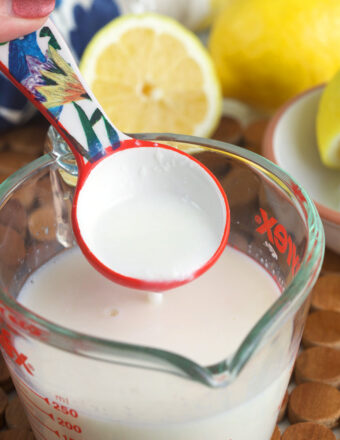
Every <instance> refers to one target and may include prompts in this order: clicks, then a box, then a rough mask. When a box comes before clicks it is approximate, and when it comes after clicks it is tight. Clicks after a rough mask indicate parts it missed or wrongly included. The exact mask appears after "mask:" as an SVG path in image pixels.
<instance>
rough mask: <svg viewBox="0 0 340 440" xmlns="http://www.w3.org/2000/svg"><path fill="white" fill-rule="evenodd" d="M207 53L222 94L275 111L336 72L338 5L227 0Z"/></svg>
mask: <svg viewBox="0 0 340 440" xmlns="http://www.w3.org/2000/svg"><path fill="white" fill-rule="evenodd" d="M209 49H210V52H211V54H212V57H213V60H214V62H215V65H216V68H217V72H218V75H219V77H220V79H221V83H222V86H223V93H224V95H225V96H229V97H234V98H237V99H240V100H242V101H244V102H247V103H249V104H251V105H253V106H256V107H259V108H262V109H267V110H273V109H275V108H276V107H278V106H279V105H280V104H282V103H283V102H285V101H286V100H287V99H289V98H291V97H292V96H294V95H296V94H298V93H299V92H301V91H303V90H305V89H308V88H310V87H311V86H314V85H316V84H319V83H322V82H326V81H328V80H329V79H330V78H331V77H332V76H333V75H334V74H335V72H336V71H337V70H338V69H339V68H340V1H339V0H229V1H228V3H227V5H226V7H225V8H224V9H223V11H222V12H221V13H220V14H219V16H218V17H217V19H216V20H215V22H214V24H213V26H212V30H211V34H210V41H209Z"/></svg>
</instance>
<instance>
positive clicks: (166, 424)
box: [0, 135, 324, 440]
mask: <svg viewBox="0 0 340 440" xmlns="http://www.w3.org/2000/svg"><path fill="white" fill-rule="evenodd" d="M140 137H143V139H146V140H155V141H158V142H161V141H164V142H166V143H169V142H174V145H177V146H178V147H179V148H186V150H187V151H189V152H190V154H192V155H194V156H195V158H196V159H197V160H199V161H201V162H202V163H203V164H204V165H205V166H207V167H208V168H209V169H210V170H211V171H212V172H213V173H214V174H215V175H216V177H217V178H218V180H219V181H220V183H221V185H222V186H223V188H224V190H225V191H226V193H227V194H228V198H229V202H230V212H231V229H230V238H229V244H230V245H231V246H234V247H235V248H237V249H238V250H240V251H241V252H243V253H245V254H246V255H248V256H250V257H251V258H253V259H254V260H255V261H257V262H258V263H259V264H260V265H261V266H263V267H264V268H265V269H266V270H267V271H268V272H269V273H270V274H271V276H272V277H273V278H274V279H275V280H276V282H277V284H278V286H279V287H280V290H281V292H282V294H281V296H280V297H279V298H278V300H277V301H276V302H275V303H274V304H273V306H272V307H271V308H270V309H269V310H268V311H267V312H266V313H265V314H264V315H263V316H262V318H261V319H260V320H259V321H258V323H257V324H256V325H255V326H254V327H253V329H252V330H251V331H250V332H249V334H248V335H247V337H246V338H245V340H244V341H243V343H242V344H241V345H240V346H239V347H238V349H237V350H236V351H235V353H233V354H232V355H230V356H228V357H226V359H225V360H223V361H222V362H219V363H218V364H215V365H209V366H206V365H199V364H197V363H195V362H193V361H191V360H190V359H187V358H185V357H183V356H179V355H177V354H176V353H170V352H165V351H162V350H157V349H153V348H150V347H142V346H136V345H131V344H123V343H118V342H115V341H111V340H108V339H105V340H103V339H99V338H95V337H93V336H91V335H85V334H79V333H77V332H73V331H70V330H68V329H65V328H62V327H60V326H57V325H55V324H53V323H51V322H48V321H46V320H45V319H44V318H43V317H41V316H37V315H35V314H34V313H32V312H30V311H28V310H27V309H26V308H25V307H23V306H21V305H20V304H19V303H17V302H16V297H17V295H18V293H19V291H20V289H21V287H22V285H23V283H24V282H25V280H26V279H27V277H28V276H29V274H30V273H31V272H32V271H34V270H35V269H36V268H38V267H40V266H41V265H42V264H43V263H44V262H46V261H48V260H49V259H50V258H52V257H53V256H54V255H56V254H57V253H59V252H62V251H63V250H64V249H65V248H69V247H72V246H73V245H74V239H73V235H72V228H71V225H70V209H71V205H72V196H73V192H74V185H75V177H74V176H73V177H72V173H73V174H74V175H75V174H76V168H74V167H73V164H72V161H71V158H70V155H69V154H68V152H67V150H65V151H64V150H63V146H62V145H60V144H58V142H57V141H56V139H54V140H53V143H54V147H55V151H54V152H53V153H51V154H47V155H45V156H43V157H42V158H40V159H38V160H37V161H35V162H33V163H31V164H29V165H28V166H27V167H25V168H23V169H22V170H20V171H19V172H17V173H16V174H15V175H13V176H12V177H11V178H9V179H8V180H7V181H6V182H5V183H3V184H2V185H1V187H0V224H1V225H5V227H2V228H0V233H1V235H0V240H1V244H2V246H1V252H0V289H1V290H0V301H1V309H0V310H1V314H2V330H1V336H0V342H1V345H2V350H3V353H4V356H5V360H6V362H7V365H8V367H9V369H10V372H11V375H12V378H13V380H14V383H15V385H16V388H17V391H18V393H19V396H20V397H21V399H22V402H23V404H24V406H25V408H26V411H27V414H28V417H29V420H30V422H31V425H32V428H33V430H34V433H35V435H36V437H37V439H47V440H51V439H56V438H60V439H63V440H77V439H79V440H93V438H100V439H101V440H109V439H110V440H112V439H113V438H119V439H124V440H125V439H126V440H130V439H138V440H144V439H148V440H155V439H161V440H175V439H176V440H178V439H179V440H184V439H185V440H192V439H195V440H196V439H199V440H205V439H214V440H226V439H228V440H229V439H232V440H245V439H247V440H248V439H249V438H254V439H257V440H270V436H271V433H272V431H273V429H274V425H275V422H276V417H277V414H278V410H279V407H280V403H281V400H282V398H283V395H284V392H285V390H286V387H287V384H288V381H289V377H290V373H291V369H292V366H293V362H294V359H295V357H296V354H297V350H298V347H299V343H300V339H301V333H302V329H303V324H304V321H305V318H306V314H307V311H308V306H309V300H308V295H309V292H310V290H311V288H312V286H313V284H314V282H315V281H316V278H317V276H318V274H319V271H320V267H321V263H322V258H323V251H324V235H323V229H322V226H321V221H320V218H319V216H318V214H317V211H316V209H315V207H314V205H313V204H312V202H311V201H310V199H309V197H308V196H307V195H306V194H305V193H304V191H303V190H302V189H301V188H300V187H299V186H298V185H297V184H296V183H295V182H294V181H293V180H292V179H290V177H289V176H287V175H286V174H285V173H284V172H283V171H282V170H280V169H279V168H277V167H275V166H274V165H273V164H271V163H269V162H268V161H266V160H265V159H263V158H261V157H259V156H257V155H255V154H253V153H251V152H249V151H246V150H243V149H240V148H238V147H234V146H231V145H228V144H225V143H221V142H217V141H211V140H207V139H199V138H193V137H188V136H179V135H178V136H173V135H172V136H170V135H169V136H167V135H140ZM61 167H63V168H64V169H61ZM39 209H40V210H43V212H41V215H40V217H39V221H36V222H35V223H34V228H33V227H32V220H31V219H32V215H34V214H36V213H37V211H38V210H39ZM47 213H49V214H47ZM4 231H6V232H4ZM15 240H16V242H15ZM4 256H6V258H4ZM226 284H227V283H226ZM198 343H199V341H198ZM136 396H143V398H142V405H141V404H140V401H141V399H137V398H136ZM123 402H124V403H123ZM138 402H139V403H138Z"/></svg>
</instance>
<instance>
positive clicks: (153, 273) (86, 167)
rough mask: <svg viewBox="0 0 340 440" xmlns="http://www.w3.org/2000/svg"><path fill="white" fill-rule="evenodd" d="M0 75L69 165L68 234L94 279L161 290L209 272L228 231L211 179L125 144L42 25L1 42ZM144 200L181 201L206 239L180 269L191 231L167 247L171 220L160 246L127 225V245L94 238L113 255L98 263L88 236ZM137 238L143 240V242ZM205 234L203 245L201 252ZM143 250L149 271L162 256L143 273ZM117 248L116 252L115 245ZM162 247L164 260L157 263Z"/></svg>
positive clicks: (180, 156)
mask: <svg viewBox="0 0 340 440" xmlns="http://www.w3.org/2000/svg"><path fill="white" fill-rule="evenodd" d="M0 69H1V71H2V72H3V73H4V74H5V75H6V76H7V77H8V78H9V79H10V81H12V82H13V83H14V84H15V85H16V87H17V88H18V89H19V90H20V91H21V92H22V93H23V94H24V95H26V96H27V98H28V99H29V100H30V101H31V102H32V103H33V104H34V105H35V106H36V107H37V108H38V109H39V110H40V112H41V113H42V114H43V115H44V116H45V117H46V118H47V119H48V120H49V122H50V123H51V124H52V125H53V126H54V127H55V129H56V130H57V131H58V132H59V133H60V135H61V136H62V137H63V139H64V140H65V141H66V143H67V144H68V146H69V147H70V149H71V150H72V152H73V154H74V156H75V158H76V161H77V165H78V183H77V187H76V193H75V196H74V200H73V209H72V224H73V230H74V234H75V236H76V239H77V242H78V244H79V246H80V248H81V250H82V252H83V253H84V255H85V257H86V258H87V259H88V261H89V262H90V263H91V264H92V265H93V266H94V267H95V268H96V269H97V270H98V271H100V272H101V273H102V274H103V275H105V276H106V277H108V278H109V279H111V280H113V281H116V282H118V283H120V284H123V285H125V286H129V287H132V288H138V289H143V290H149V291H159V292H161V291H164V290H166V289H170V288H174V287H176V286H179V285H181V284H184V283H186V282H188V281H191V280H193V279H195V278H196V277H197V276H199V275H201V274H202V273H203V272H205V271H206V270H207V269H208V268H209V267H211V266H212V265H213V264H214V262H215V261H216V260H217V259H218V257H219V256H220V255H221V253H222V251H223V249H224V247H225V246H226V243H227V239H228V235H229V227H230V215H229V206H228V201H227V198H226V195H225V193H224V191H223V189H222V187H221V185H220V184H219V182H218V181H217V179H216V178H215V176H214V175H213V174H212V173H211V172H210V171H209V170H208V169H207V168H205V167H204V166H203V165H202V164H201V163H200V162H199V161H197V160H196V159H194V158H193V157H191V156H190V155H188V154H186V153H184V152H182V151H180V150H177V149H175V148H173V147H170V146H166V145H161V144H158V143H152V142H146V141H140V140H136V139H132V138H130V137H128V136H126V135H125V134H124V133H122V132H120V131H119V130H118V129H117V128H116V127H115V126H114V125H113V124H112V123H111V122H110V121H109V120H108V118H107V116H106V115H105V113H104V111H103V110H102V108H101V107H100V105H99V104H98V102H97V101H96V99H95V97H94V96H93V94H92V93H91V91H90V90H89V89H88V87H87V86H86V85H85V82H84V80H83V79H82V77H81V75H80V72H79V70H78V68H77V64H76V62H75V60H74V58H73V56H72V54H71V52H70V50H69V49H68V47H67V45H66V43H65V41H64V40H63V38H62V37H61V36H60V34H59V32H58V30H57V29H56V27H55V26H54V25H53V23H52V22H51V21H50V20H48V21H47V22H46V24H45V25H44V26H43V27H42V28H40V29H38V30H37V31H36V32H33V33H31V34H29V35H26V36H25V37H22V38H18V39H16V40H12V41H10V42H7V43H3V44H2V45H1V46H0ZM146 195H147V197H148V199H149V200H151V201H152V200H155V201H156V200H158V201H160V200H161V201H166V200H170V199H171V200H178V201H181V203H182V205H181V204H179V205H178V206H180V205H181V206H185V209H187V208H188V206H189V207H190V209H191V208H192V209H191V210H192V211H193V212H194V211H195V210H196V211H195V212H196V213H197V215H198V216H200V215H201V216H203V217H204V221H205V226H206V230H207V231H208V234H205V233H202V234H201V236H200V237H197V239H195V238H191V243H192V249H191V245H190V249H185V251H186V254H188V255H189V257H188V258H187V259H186V260H185V261H183V262H182V263H181V268H180V270H177V269H176V270H174V267H175V266H176V264H178V260H179V261H180V258H181V255H182V253H183V252H182V251H183V246H185V238H186V237H189V236H190V234H192V233H193V225H191V224H190V222H183V223H186V228H187V230H184V231H183V230H181V237H182V238H180V237H178V239H176V236H175V239H174V235H171V234H170V229H171V228H173V227H174V222H171V220H170V219H169V218H166V217H165V218H166V220H167V221H166V222H164V225H162V227H163V229H161V234H164V237H165V240H161V241H162V245H161V244H160V245H159V248H157V246H156V245H157V243H158V241H159V240H157V237H156V238H155V236H154V232H155V231H154V229H153V227H152V226H150V231H146V229H147V227H148V222H147V221H144V222H143V221H140V222H139V218H136V219H135V223H133V227H132V228H131V230H130V232H131V235H132V232H133V233H134V237H136V231H137V233H138V228H139V227H141V225H142V224H143V228H144V229H143V230H142V231H141V232H140V238H141V240H139V241H137V240H136V241H135V242H132V240H133V239H132V238H131V237H130V234H129V231H126V230H125V231H124V234H122V230H119V228H112V229H110V234H108V235H109V236H110V237H111V238H110V237H109V236H108V237H107V246H106V245H105V240H106V236H105V237H104V245H105V246H104V247H106V248H107V249H106V250H105V251H108V250H109V251H110V252H112V254H114V255H116V254H118V255H117V258H116V259H115V260H114V262H113V263H112V264H111V262H110V261H108V260H107V259H106V258H104V256H103V253H102V247H103V246H102V247H101V248H100V246H99V245H98V243H97V241H96V239H95V238H94V237H96V231H97V232H98V231H99V232H101V225H102V224H104V223H103V222H102V219H103V218H104V217H105V216H106V215H107V212H108V210H109V209H114V211H113V215H114V216H115V215H116V214H117V213H118V214H119V209H120V206H121V203H122V202H126V201H130V202H131V201H132V205H130V206H134V203H135V202H134V201H136V203H137V201H140V200H142V201H143V200H144V198H145V196H146ZM155 203H156V202H155ZM169 205H170V204H169ZM143 206H144V205H143ZM145 209H148V208H147V206H146V207H145ZM155 209H156V210H157V204H156V205H155ZM176 209H177V208H176ZM115 213H116V214H115ZM118 214H117V215H118ZM131 215H133V214H132V213H131ZM148 215H150V212H148ZM184 215H185V213H184ZM203 217H202V218H203ZM114 218H115V217H114ZM193 223H194V222H193ZM123 225H124V222H123ZM126 227H127V226H126ZM126 227H125V225H124V228H126ZM177 227H181V225H177ZM183 227H184V226H183ZM157 229H158V227H157ZM146 233H147V234H149V238H150V240H148V239H145V234H146ZM206 235H209V237H210V238H209V240H210V241H209V245H207V246H206V247H204V246H203V243H204V241H205V239H206ZM137 236H138V234H137ZM124 237H125V238H124ZM171 237H172V238H171ZM116 238H117V239H119V241H120V242H121V241H122V240H123V238H124V239H125V240H126V242H125V245H126V247H125V248H124V250H125V252H119V251H118V249H115V248H114V247H113V248H112V249H111V248H110V240H112V241H113V242H115V239H116ZM167 238H168V242H167ZM151 242H153V252H154V261H155V263H156V262H157V264H155V267H156V266H159V265H160V262H162V261H163V260H162V257H164V256H167V258H165V260H164V264H163V266H162V270H161V271H157V270H156V269H155V270H152V269H153V268H152V267H151V268H150V261H149V260H147V259H146V261H145V263H144V259H143V252H145V253H146V252H147V251H148V249H149V245H150V243H151ZM174 242H175V243H174ZM183 243H184V244H183ZM176 244H178V252H177V255H176V252H175V251H176ZM201 244H202V246H201ZM121 245H122V246H123V247H124V242H122V243H121ZM170 245H171V247H172V251H173V252H172V259H173V261H172V260H171V259H170V261H169V258H170V257H169V256H168V255H167V247H170ZM143 246H144V247H143ZM155 246H156V247H155ZM181 246H182V248H181ZM187 247H188V246H187ZM203 248H204V249H203ZM134 249H135V250H137V249H138V251H139V255H140V257H139V259H138V267H139V270H138V271H136V265H135V264H131V263H130V261H131V257H133V256H134V255H133V254H134V252H135V251H134ZM181 249H182V250H181ZM126 250H127V251H126ZM174 250H175V251H174ZM124 259H125V260H126V261H125V260H124ZM158 263H159V264H158ZM143 264H145V267H143Z"/></svg>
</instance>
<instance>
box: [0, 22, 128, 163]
mask: <svg viewBox="0 0 340 440" xmlns="http://www.w3.org/2000/svg"><path fill="white" fill-rule="evenodd" d="M0 70H1V71H2V72H3V73H4V74H5V75H6V76H7V77H8V78H9V79H10V81H12V82H13V83H14V84H15V85H16V87H18V89H19V90H21V91H22V92H23V93H24V94H25V95H26V96H27V98H28V99H29V100H30V101H31V102H33V104H34V105H35V106H36V107H37V108H38V109H39V110H40V111H41V113H43V115H44V116H45V117H46V118H47V119H48V120H49V121H50V123H51V124H52V125H53V126H54V127H55V128H56V129H57V130H58V132H59V133H60V134H61V136H62V137H63V138H64V140H65V141H66V142H67V144H68V145H69V147H70V148H71V149H72V151H73V153H74V154H75V155H76V156H77V153H79V154H80V155H81V156H83V158H84V159H83V158H79V155H78V159H81V162H80V163H84V162H85V161H90V162H95V161H96V160H98V159H100V158H101V157H103V156H105V154H106V148H107V147H110V146H111V147H112V148H114V149H117V148H118V147H119V145H120V141H121V140H123V139H127V138H128V137H127V136H125V135H124V134H123V133H121V132H120V131H119V130H117V128H116V127H114V125H112V123H111V122H110V121H109V120H108V118H107V117H106V115H105V113H104V111H103V110H102V108H101V107H100V105H99V104H98V102H97V100H96V98H95V97H94V96H93V94H92V92H91V91H90V90H89V89H88V87H87V86H86V85H85V83H84V81H83V79H82V77H81V74H80V72H79V69H78V67H77V65H76V62H75V60H74V58H73V56H72V54H71V52H70V50H69V48H68V47H67V44H66V43H65V41H64V40H63V38H62V37H61V35H60V34H59V32H58V30H57V29H56V27H55V26H54V25H53V23H52V22H51V21H50V20H48V21H47V22H46V24H45V25H44V26H43V27H42V28H40V29H38V30H37V31H36V32H33V33H31V34H29V35H26V36H25V37H22V38H18V39H16V40H12V41H9V42H7V43H2V44H1V45H0ZM78 163H79V161H78Z"/></svg>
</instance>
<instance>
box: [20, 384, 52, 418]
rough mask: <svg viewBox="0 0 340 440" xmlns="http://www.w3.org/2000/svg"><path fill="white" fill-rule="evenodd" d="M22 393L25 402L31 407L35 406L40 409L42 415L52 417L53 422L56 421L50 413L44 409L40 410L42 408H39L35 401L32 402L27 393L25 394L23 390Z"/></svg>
mask: <svg viewBox="0 0 340 440" xmlns="http://www.w3.org/2000/svg"><path fill="white" fill-rule="evenodd" d="M21 392H22V395H21V397H24V399H23V400H26V401H27V402H29V404H30V405H33V406H34V407H35V408H36V409H38V410H39V411H41V412H42V413H44V414H46V415H47V416H48V417H50V418H51V419H52V420H53V421H55V418H54V416H53V414H52V413H48V412H47V411H44V410H43V409H42V408H40V406H38V405H37V404H36V403H34V402H33V400H31V399H30V398H29V397H28V396H27V394H26V392H25V391H24V390H23V389H22V388H21Z"/></svg>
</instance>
